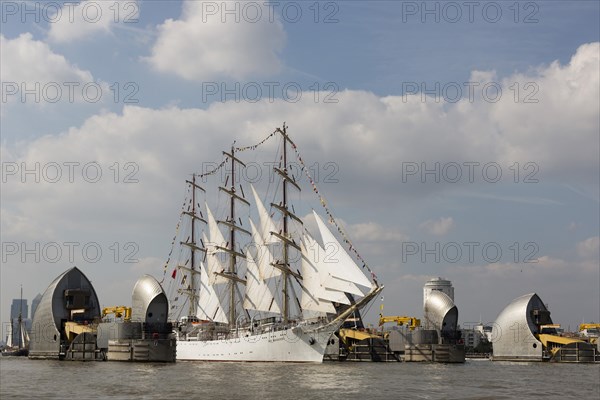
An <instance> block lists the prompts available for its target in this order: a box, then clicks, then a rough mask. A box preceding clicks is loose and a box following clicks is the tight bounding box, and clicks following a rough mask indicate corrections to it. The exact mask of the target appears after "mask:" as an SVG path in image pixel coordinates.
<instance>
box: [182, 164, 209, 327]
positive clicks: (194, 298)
mask: <svg viewBox="0 0 600 400" xmlns="http://www.w3.org/2000/svg"><path fill="white" fill-rule="evenodd" d="M186 183H188V184H189V185H190V186H191V187H192V209H191V210H190V211H184V212H183V213H184V214H186V215H189V216H190V217H191V218H192V236H191V242H181V244H183V245H186V246H188V247H189V248H190V250H191V257H190V261H191V265H190V268H187V267H186V266H183V265H180V266H179V268H180V269H185V270H189V272H190V278H191V279H190V287H189V289H184V290H183V291H185V292H189V293H188V295H189V298H190V305H189V308H188V315H189V316H195V315H196V311H197V310H196V307H197V305H198V295H197V294H196V283H195V280H194V275H196V274H200V271H199V270H197V269H196V251H202V252H206V249H205V248H203V247H199V246H198V244H197V243H198V240H197V238H196V220H199V221H202V222H204V223H206V220H204V218H201V217H199V216H198V215H197V214H196V189H200V190H202V191H203V192H205V190H204V188H203V187H201V186H198V185H197V184H196V174H193V175H192V180H191V181H187V180H186Z"/></svg>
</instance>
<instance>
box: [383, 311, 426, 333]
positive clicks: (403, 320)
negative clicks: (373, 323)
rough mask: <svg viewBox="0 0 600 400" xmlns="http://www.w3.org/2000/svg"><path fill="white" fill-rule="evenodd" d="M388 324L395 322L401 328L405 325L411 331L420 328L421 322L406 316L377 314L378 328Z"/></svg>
mask: <svg viewBox="0 0 600 400" xmlns="http://www.w3.org/2000/svg"><path fill="white" fill-rule="evenodd" d="M388 322H395V323H396V324H398V326H402V325H404V324H406V326H408V327H409V329H410V330H411V331H412V330H414V329H415V328H417V327H419V326H421V320H420V319H418V318H415V317H406V316H391V317H390V316H387V317H386V316H383V315H381V314H379V326H383V324H386V323H388Z"/></svg>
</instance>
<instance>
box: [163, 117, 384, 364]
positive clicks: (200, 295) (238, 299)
mask: <svg viewBox="0 0 600 400" xmlns="http://www.w3.org/2000/svg"><path fill="white" fill-rule="evenodd" d="M275 139H279V141H280V143H279V145H278V146H277V149H278V150H277V151H276V158H275V161H274V162H271V163H265V164H263V165H269V166H270V167H272V170H271V169H269V171H268V172H269V174H268V178H269V179H268V188H267V190H266V194H265V195H264V196H262V197H261V196H260V195H259V192H258V191H257V190H256V188H255V187H254V186H253V185H252V184H250V183H248V182H243V181H250V180H251V179H248V177H247V176H244V175H243V174H242V173H241V172H240V171H244V168H246V167H247V165H246V164H245V163H244V161H242V158H241V157H240V153H243V152H246V151H248V152H250V151H256V150H257V149H258V148H259V147H260V149H262V146H263V145H264V146H267V144H266V142H268V141H274V140H275ZM291 151H293V153H294V155H295V156H296V157H295V161H294V163H293V165H292V163H291V162H290V160H289V158H290V157H289V156H290V154H289V153H290V152H291ZM261 154H263V153H261ZM292 169H295V171H294V172H295V173H294V172H293V171H292ZM246 175H248V174H246ZM210 176H212V177H213V178H215V176H216V177H219V176H220V177H221V180H220V182H222V183H223V184H222V185H215V186H218V189H216V190H215V192H216V193H215V194H216V196H217V202H216V204H217V205H216V208H214V210H215V212H213V210H211V207H210V206H209V204H208V202H207V201H206V199H207V198H208V197H209V196H210V191H209V190H208V189H207V188H208V186H207V188H205V187H204V186H203V184H204V183H206V182H209V181H210V179H209V178H210ZM263 178H265V179H264V180H266V178H267V177H266V176H263ZM271 178H272V179H271ZM304 178H306V179H304ZM213 180H216V181H217V182H218V178H215V179H213ZM301 181H306V182H307V183H309V184H310V185H311V186H312V190H311V192H313V193H314V194H316V196H317V198H318V200H319V202H320V206H321V207H322V209H323V210H324V211H325V213H326V215H327V218H326V221H328V223H329V224H327V223H326V222H325V221H324V220H323V219H322V218H321V216H320V215H319V214H318V213H317V212H315V211H314V210H313V211H312V212H310V210H306V213H305V214H304V217H302V216H301V215H299V214H300V213H296V210H302V207H301V206H299V205H298V204H294V202H293V201H292V199H294V200H302V196H301ZM315 181H316V180H315V179H313V178H312V176H311V173H310V171H309V168H307V167H306V166H305V165H304V161H303V160H302V158H301V156H300V153H299V152H298V148H297V147H296V145H295V143H294V142H293V141H292V139H291V138H290V137H289V136H288V134H287V127H286V126H285V123H284V124H283V127H282V128H277V129H275V131H274V132H272V133H271V134H269V135H268V136H267V137H266V138H265V139H263V140H262V141H261V142H259V143H258V144H255V145H251V146H246V147H236V145H235V142H234V145H233V146H232V147H231V149H230V151H224V152H223V161H222V162H221V163H220V164H219V165H217V166H215V168H214V169H213V170H211V171H209V172H206V173H204V174H194V175H192V178H191V180H188V181H186V186H187V195H186V199H185V201H184V203H183V206H182V212H181V216H180V219H179V222H178V224H177V229H176V231H177V234H176V235H175V237H174V238H173V243H172V247H171V253H170V254H169V259H168V260H167V262H166V263H165V266H164V277H163V280H166V281H167V282H165V287H167V293H168V295H169V297H170V304H171V306H170V312H169V317H170V319H171V321H173V322H175V326H176V328H175V333H176V338H177V339H176V340H177V360H209V361H276V362H315V363H320V362H322V361H323V354H324V352H325V348H326V347H327V345H328V344H329V343H330V340H331V339H332V335H333V333H334V332H335V331H337V330H338V329H339V327H340V326H341V325H342V324H343V323H344V321H345V320H346V319H347V318H348V317H350V316H351V315H352V314H353V313H355V312H356V311H357V310H359V309H361V308H362V307H364V306H365V305H366V304H368V303H369V302H370V301H371V300H372V299H374V298H375V297H376V296H377V294H378V293H380V292H381V290H382V289H383V286H381V285H379V284H378V283H377V280H376V277H375V275H374V274H373V273H372V272H371V270H370V268H369V267H368V265H367V264H366V263H365V262H364V261H363V259H362V257H361V256H360V255H359V253H358V252H357V251H356V249H355V247H354V246H353V245H352V242H351V241H350V239H349V238H348V235H347V234H346V232H345V230H344V229H343V227H342V226H341V224H339V223H338V222H337V221H336V220H335V218H334V217H333V214H332V213H331V211H330V210H329V207H328V205H327V202H326V201H325V199H324V198H323V197H322V195H321V194H320V192H319V189H318V188H317V186H316V182H315ZM263 183H264V182H263ZM269 189H270V190H269ZM201 197H203V198H204V201H202V200H203V199H202V198H201ZM263 199H265V200H263ZM302 212H304V211H302ZM307 221H309V223H308V224H309V225H311V227H312V228H313V230H315V231H317V232H318V233H319V235H316V234H313V233H311V232H310V231H309V229H307V225H308V224H305V222H307ZM328 225H329V227H328ZM330 227H333V228H335V229H334V230H337V232H338V234H337V236H338V237H340V240H338V238H336V235H334V234H333V233H332V230H330ZM316 236H320V242H319V241H318V240H317V238H316ZM342 243H344V245H342ZM176 250H178V251H176ZM349 252H350V253H351V254H352V255H351V254H349ZM359 264H362V265H359ZM368 276H369V277H368Z"/></svg>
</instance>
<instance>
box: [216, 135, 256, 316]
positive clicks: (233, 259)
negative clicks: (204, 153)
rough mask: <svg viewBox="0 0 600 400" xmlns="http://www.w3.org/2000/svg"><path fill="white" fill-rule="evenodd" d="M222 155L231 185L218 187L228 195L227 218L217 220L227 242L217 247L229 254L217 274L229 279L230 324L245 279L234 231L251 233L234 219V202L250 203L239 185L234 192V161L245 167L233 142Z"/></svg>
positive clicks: (234, 314)
mask: <svg viewBox="0 0 600 400" xmlns="http://www.w3.org/2000/svg"><path fill="white" fill-rule="evenodd" d="M223 155H225V156H226V157H228V158H229V159H231V174H230V176H229V177H228V179H229V178H231V186H230V188H229V189H227V188H225V187H223V186H220V187H219V189H220V190H221V191H223V192H225V193H226V194H227V195H228V196H229V218H227V219H226V220H225V221H217V222H218V223H220V224H222V225H225V226H227V228H229V242H228V245H227V247H226V248H224V247H220V246H217V248H218V249H219V250H222V251H225V252H226V253H228V254H229V265H228V266H227V271H225V272H224V273H217V275H219V276H222V277H225V278H227V279H229V288H228V289H229V290H228V292H229V313H228V314H229V323H230V324H235V321H236V319H237V318H236V317H237V315H236V314H237V313H236V308H235V301H236V289H237V286H236V283H241V284H245V283H246V280H245V279H242V278H240V277H239V276H238V275H237V269H236V266H237V259H238V257H240V258H242V259H243V258H245V256H244V254H242V253H240V252H239V251H237V250H236V248H235V236H236V235H235V233H236V231H240V232H242V233H245V234H247V235H251V233H250V232H249V231H247V230H246V229H243V228H242V226H241V221H240V224H239V225H238V224H237V223H236V221H235V202H236V201H239V202H242V203H244V204H246V205H247V206H250V203H249V202H248V201H247V200H246V199H245V198H244V197H242V196H244V191H243V189H242V188H241V186H240V190H241V195H242V196H240V195H238V194H237V193H236V190H235V163H238V164H240V165H241V166H243V167H246V164H244V163H243V162H242V161H241V160H240V159H238V158H237V157H236V156H235V142H234V144H233V145H232V146H231V153H227V152H226V151H224V152H223ZM227 182H228V181H225V185H227Z"/></svg>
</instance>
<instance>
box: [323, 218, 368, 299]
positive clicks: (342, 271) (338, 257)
mask: <svg viewBox="0 0 600 400" xmlns="http://www.w3.org/2000/svg"><path fill="white" fill-rule="evenodd" d="M313 214H314V215H315V219H316V220H317V225H318V226H319V232H321V238H322V239H323V244H324V245H325V247H327V245H328V244H329V243H332V244H334V245H335V246H337V248H338V249H339V251H337V252H336V254H335V257H334V258H335V260H332V262H331V263H330V264H331V266H332V268H331V269H330V271H331V274H332V276H334V277H336V278H339V279H343V280H348V281H350V282H353V283H355V284H357V285H361V286H365V287H371V282H370V281H369V279H368V278H367V277H366V276H365V275H364V274H363V273H362V271H361V270H360V267H359V266H358V265H356V263H355V262H354V260H353V259H352V257H350V255H349V254H348V253H347V252H346V251H345V250H344V247H343V246H342V245H341V244H340V242H338V240H337V239H336V238H335V236H333V233H331V231H330V230H329V229H328V228H327V226H326V225H325V223H324V222H323V220H322V219H321V217H319V215H318V214H317V213H316V212H314V211H313ZM361 295H362V294H361Z"/></svg>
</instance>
